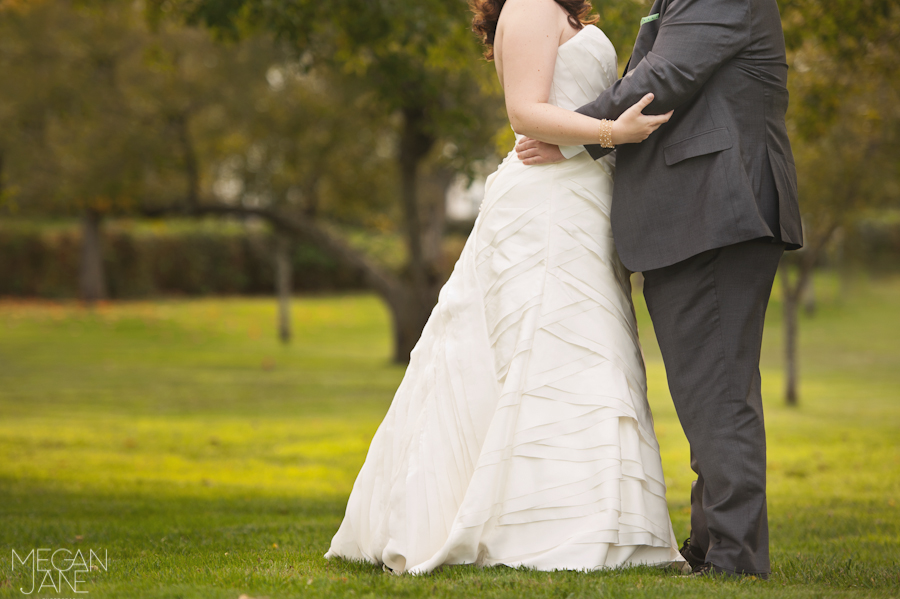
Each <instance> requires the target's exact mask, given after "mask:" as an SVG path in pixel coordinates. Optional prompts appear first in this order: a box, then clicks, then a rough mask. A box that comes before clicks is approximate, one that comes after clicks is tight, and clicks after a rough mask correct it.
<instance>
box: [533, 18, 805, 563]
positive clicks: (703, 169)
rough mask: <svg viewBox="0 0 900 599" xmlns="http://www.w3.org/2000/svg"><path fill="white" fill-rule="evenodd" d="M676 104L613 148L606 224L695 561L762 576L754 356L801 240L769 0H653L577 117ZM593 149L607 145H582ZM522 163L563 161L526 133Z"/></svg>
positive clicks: (762, 459) (759, 418)
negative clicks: (638, 307) (662, 380)
mask: <svg viewBox="0 0 900 599" xmlns="http://www.w3.org/2000/svg"><path fill="white" fill-rule="evenodd" d="M648 92H652V93H653V94H654V95H655V98H654V100H653V103H652V104H650V106H648V107H647V109H646V110H645V111H644V112H645V113H647V114H664V113H666V112H668V111H670V110H673V109H674V111H675V113H674V115H673V116H672V118H671V120H670V121H669V122H668V123H667V124H666V125H663V126H662V127H661V128H660V129H659V130H658V131H656V132H655V133H654V134H652V135H651V136H650V137H649V138H648V139H647V140H646V141H645V142H643V143H640V144H628V145H623V146H620V147H619V148H618V149H617V155H616V163H617V165H616V181H615V188H614V193H613V203H612V229H613V236H614V238H615V242H616V248H617V250H618V253H619V256H620V258H621V259H622V262H623V263H624V264H625V266H626V267H628V268H629V269H630V270H632V271H635V272H637V271H641V272H643V273H644V281H645V282H644V296H645V298H646V300H647V306H648V307H649V309H650V316H651V318H652V319H653V324H654V328H655V330H656V336H657V339H658V340H659V346H660V349H661V351H662V356H663V360H664V362H665V366H666V372H667V374H668V379H669V388H670V391H671V394H672V399H673V401H674V403H675V408H676V410H677V412H678V417H679V419H680V420H681V424H682V426H683V428H684V431H685V434H686V436H687V438H688V441H689V442H690V446H691V467H692V468H693V470H694V472H696V474H697V480H696V482H694V484H693V487H692V492H691V536H690V539H688V541H686V542H685V546H684V547H683V548H682V554H683V555H684V556H685V558H686V559H688V562H689V563H690V564H691V565H692V566H693V567H694V570H695V571H696V572H700V573H707V572H719V573H726V574H748V575H755V576H758V577H761V578H766V577H768V575H769V572H770V565H769V533H768V520H767V514H766V437H765V427H764V423H763V409H762V397H761V393H760V373H759V357H760V347H761V343H762V334H763V324H764V319H765V312H766V306H767V304H768V300H769V295H770V293H771V290H772V283H773V281H774V278H775V271H776V269H777V267H778V262H779V260H780V258H781V255H782V253H783V252H784V250H785V249H786V248H787V249H796V248H799V247H800V246H801V245H802V243H803V241H802V231H801V226H800V212H799V207H798V205H797V182H796V172H795V169H794V160H793V155H792V153H791V146H790V142H789V140H788V136H787V128H786V126H785V120H784V118H785V112H786V111H787V105H788V92H787V63H786V59H785V47H784V34H783V32H782V28H781V18H780V15H779V12H778V6H777V4H776V0H656V2H655V4H654V5H653V8H652V9H651V11H650V15H649V16H648V17H646V18H645V19H643V20H642V23H641V29H640V33H639V35H638V37H637V41H636V42H635V47H634V53H633V54H632V56H631V60H630V61H629V64H628V66H627V67H626V70H625V75H624V77H623V78H622V79H620V80H619V81H617V82H616V83H615V84H613V85H612V86H611V87H610V88H609V89H607V90H606V91H605V92H604V93H603V94H602V95H601V96H600V97H599V98H597V99H596V100H595V101H594V102H591V103H590V104H588V105H586V106H583V107H581V108H579V109H578V112H580V113H583V114H586V115H589V116H592V117H595V118H601V119H616V118H618V117H619V115H621V114H622V113H623V112H624V111H625V110H627V109H628V108H629V107H631V106H632V105H633V104H635V103H637V102H638V100H640V99H641V98H642V97H643V96H644V95H645V94H646V93H648ZM586 149H587V151H588V152H589V153H590V154H591V156H592V157H594V158H595V159H596V158H600V157H602V156H603V155H605V154H606V153H608V152H609V151H610V150H606V149H603V148H602V147H600V146H599V145H598V146H588V147H587V148H586ZM517 150H518V151H519V157H520V158H522V159H523V160H526V164H541V163H546V162H555V161H558V160H560V159H561V158H562V156H561V155H560V150H559V149H558V148H556V147H555V146H550V145H548V144H543V143H540V142H535V141H533V140H528V141H525V142H523V143H521V144H520V145H519V146H518V147H517Z"/></svg>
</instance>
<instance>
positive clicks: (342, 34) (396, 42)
mask: <svg viewBox="0 0 900 599" xmlns="http://www.w3.org/2000/svg"><path fill="white" fill-rule="evenodd" d="M152 4H153V5H155V8H156V11H155V12H154V14H155V15H161V14H164V13H166V12H167V11H171V10H173V9H174V10H176V11H179V12H180V13H181V14H185V15H186V17H187V19H188V21H189V22H191V23H203V24H205V25H207V26H209V27H211V28H213V29H214V30H216V31H217V32H218V33H219V34H221V35H222V36H223V37H226V38H231V39H236V38H243V37H246V35H247V32H248V28H251V27H252V28H256V29H261V30H264V31H269V32H272V33H274V34H276V35H277V36H278V37H279V39H282V40H286V41H288V42H289V43H290V44H291V45H292V47H293V48H294V49H295V51H296V58H297V60H296V63H295V64H297V65H300V66H302V67H306V69H307V70H310V69H312V70H314V71H316V72H318V73H319V74H320V75H321V73H323V72H334V73H339V74H340V75H342V76H343V77H344V78H345V79H350V80H352V81H353V86H354V90H355V91H354V92H353V93H352V94H345V95H343V96H341V95H333V96H332V97H331V98H328V100H329V101H330V105H329V108H330V109H331V110H332V113H335V116H337V120H340V119H342V118H343V119H353V118H354V116H355V115H354V112H356V111H357V110H359V103H360V100H365V102H366V103H367V104H368V105H369V106H368V110H367V112H369V113H370V114H373V115H375V114H377V115H379V117H380V118H376V119H375V120H376V123H377V121H378V120H382V121H384V120H389V121H392V122H393V123H395V130H396V136H395V137H394V136H390V137H387V138H384V137H382V136H381V135H378V132H377V130H376V132H375V133H376V135H374V139H373V140H372V141H373V143H372V144H370V145H369V146H368V151H369V152H371V153H374V152H376V151H377V149H378V148H379V146H382V147H386V149H387V152H388V153H389V154H390V155H391V156H392V157H393V158H394V161H395V166H394V168H393V169H392V170H393V171H394V172H395V173H396V175H397V180H398V188H399V190H398V191H399V193H398V197H399V207H400V215H401V230H402V232H403V237H404V241H405V245H406V249H407V265H406V267H405V268H404V270H403V272H402V273H400V274H399V275H398V274H395V273H392V272H389V271H388V270H386V269H384V268H383V267H381V266H380V265H378V264H376V263H375V262H374V261H373V260H371V259H370V258H369V257H368V256H366V255H365V253H364V252H362V251H360V250H357V249H355V248H353V247H352V246H351V245H350V244H348V243H347V241H346V239H344V238H342V237H341V236H340V235H336V234H335V232H334V231H333V230H330V229H329V228H328V227H327V226H325V225H324V224H323V221H322V220H321V219H320V218H318V216H317V214H316V212H315V211H310V210H304V211H298V210H289V211H285V210H284V209H283V208H282V207H281V206H276V207H275V208H268V209H267V211H266V212H265V213H263V212H260V211H259V210H258V209H257V210H256V211H255V213H256V214H259V215H264V216H266V217H267V218H269V219H270V220H271V221H272V222H273V223H274V224H275V225H276V226H278V227H281V228H283V229H293V230H296V231H300V229H303V232H304V234H306V235H309V234H314V235H315V236H316V237H317V238H318V239H319V240H320V242H321V243H322V245H323V246H324V247H326V248H330V250H331V251H332V253H333V254H334V255H335V256H336V257H338V258H339V259H342V260H345V261H349V262H352V263H353V264H355V265H356V266H358V267H359V268H361V269H362V270H363V271H364V272H366V275H367V278H368V279H369V281H370V283H371V284H372V286H373V288H374V289H375V290H376V291H378V292H379V293H380V294H381V296H382V297H383V298H384V300H385V301H386V303H387V304H388V306H389V307H390V309H391V312H392V315H393V324H394V341H395V351H394V358H395V360H397V361H406V360H408V359H409V352H410V350H411V349H412V347H413V346H414V344H415V342H416V341H417V340H418V338H419V335H420V333H421V331H422V327H423V326H424V324H425V321H426V320H427V318H428V316H429V314H430V313H431V309H432V307H433V306H434V303H435V301H436V299H437V293H438V291H439V289H440V286H441V285H442V284H443V279H442V276H441V272H440V268H439V264H440V259H441V240H442V237H443V221H444V214H445V208H444V192H445V190H446V187H447V186H448V185H449V183H450V181H451V174H452V172H453V169H465V168H467V167H468V166H469V165H470V164H471V163H472V161H473V160H475V159H478V158H483V157H484V156H486V155H488V154H490V152H491V150H492V145H491V140H492V138H493V136H494V133H495V132H496V131H497V129H498V127H499V122H500V117H501V115H502V113H501V112H500V110H499V108H500V103H499V99H498V96H497V91H498V85H497V84H496V82H495V78H494V76H493V73H492V69H491V68H490V67H489V66H488V65H486V64H485V63H484V62H483V61H481V60H479V54H480V49H479V48H478V45H477V42H476V40H475V38H474V36H473V35H472V34H471V33H470V32H469V31H468V21H469V15H468V8H467V5H466V3H464V2H447V1H437V0H426V1H424V2H417V3H409V2H396V1H385V2H371V1H362V0H336V1H334V2H328V3H323V2H313V1H310V0H304V1H300V2H294V1H287V0H284V1H275V2H266V3H262V2H250V1H247V2H245V1H242V0H238V1H235V2H228V3H223V2H217V1H213V0H209V1H207V0H200V1H198V2H194V1H191V2H181V1H178V0H154V1H153V2H152ZM337 113H339V114H337ZM331 122H332V123H334V122H335V120H332V121H331ZM357 132H358V133H359V134H360V135H368V136H372V132H371V128H370V127H368V126H366V125H363V126H362V127H360V128H358V129H357ZM330 154H332V155H333V156H335V157H336V158H337V159H339V160H341V161H342V162H343V166H344V168H345V169H347V171H348V172H349V173H352V175H353V177H355V178H359V179H360V180H362V181H364V179H363V178H362V177H361V173H359V172H357V167H358V163H357V162H356V161H355V159H357V156H354V155H352V154H349V153H342V152H339V151H338V150H337V149H336V148H332V149H331V151H330ZM323 156H326V155H323ZM426 177H427V178H429V179H430V180H431V182H434V181H437V182H438V184H437V185H428V184H427V183H426V181H425V179H426ZM349 178H350V177H345V179H349ZM313 183H314V181H313ZM429 189H430V190H432V192H431V193H429V192H428V191H427V190H429ZM366 195H367V194H363V195H362V197H366ZM307 196H309V193H308V190H307ZM307 201H308V200H307ZM206 209H207V208H206V207H204V210H206ZM283 217H289V218H283ZM289 223H290V224H289Z"/></svg>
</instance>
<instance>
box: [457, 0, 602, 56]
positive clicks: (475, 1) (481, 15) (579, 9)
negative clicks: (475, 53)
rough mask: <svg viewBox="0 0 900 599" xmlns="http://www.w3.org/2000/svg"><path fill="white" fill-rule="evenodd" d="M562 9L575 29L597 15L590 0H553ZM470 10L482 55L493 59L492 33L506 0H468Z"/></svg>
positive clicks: (594, 18) (493, 33)
mask: <svg viewBox="0 0 900 599" xmlns="http://www.w3.org/2000/svg"><path fill="white" fill-rule="evenodd" d="M554 1H555V2H556V3H557V4H559V5H560V6H561V7H562V8H563V10H565V11H566V12H567V13H569V24H570V25H572V27H574V28H575V29H581V28H582V27H584V26H585V25H590V24H591V23H596V22H597V20H598V19H599V17H598V16H597V15H591V11H592V10H593V7H592V6H591V2H590V0H554ZM469 4H470V6H471V7H472V12H473V13H475V17H474V18H473V19H472V30H473V31H474V32H475V33H477V34H478V37H480V38H481V41H482V43H484V45H485V51H484V57H485V58H487V59H488V60H494V35H495V34H496V33H497V21H498V20H499V19H500V11H501V10H502V9H503V5H504V4H506V0H470V2H469Z"/></svg>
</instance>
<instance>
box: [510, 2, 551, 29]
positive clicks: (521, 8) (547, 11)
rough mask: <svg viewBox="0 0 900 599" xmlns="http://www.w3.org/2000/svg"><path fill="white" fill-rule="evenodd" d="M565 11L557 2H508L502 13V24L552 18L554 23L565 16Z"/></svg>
mask: <svg viewBox="0 0 900 599" xmlns="http://www.w3.org/2000/svg"><path fill="white" fill-rule="evenodd" d="M565 14H566V13H565V10H563V7H561V6H560V5H559V4H557V3H556V1H555V0H506V3H505V4H504V5H503V10H502V11H500V22H499V24H501V25H502V24H503V22H504V21H512V20H516V21H518V20H520V19H525V20H529V21H538V20H542V19H547V18H552V19H553V22H554V23H555V22H556V21H558V20H559V18H560V17H561V16H564V15H565ZM544 22H546V21H544Z"/></svg>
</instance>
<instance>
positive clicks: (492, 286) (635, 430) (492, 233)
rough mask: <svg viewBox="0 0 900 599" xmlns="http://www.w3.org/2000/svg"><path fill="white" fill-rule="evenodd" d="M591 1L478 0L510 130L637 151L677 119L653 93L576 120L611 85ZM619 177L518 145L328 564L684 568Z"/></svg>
mask: <svg viewBox="0 0 900 599" xmlns="http://www.w3.org/2000/svg"><path fill="white" fill-rule="evenodd" d="M504 4H505V6H504ZM584 5H586V6H587V8H588V9H589V8H590V4H589V2H587V1H582V0H578V1H574V2H573V1H568V2H563V1H559V2H557V1H554V0H507V1H506V2H503V1H502V0H499V1H498V0H494V1H491V0H482V1H481V2H476V3H475V11H476V17H477V19H476V29H477V30H480V31H482V32H483V35H484V37H485V39H486V42H487V43H488V44H489V55H490V49H493V50H494V51H496V66H497V70H498V75H499V77H500V80H501V82H502V83H503V87H504V91H505V93H506V100H507V108H508V112H509V114H510V120H511V122H512V124H513V126H514V128H515V129H516V131H517V132H518V133H519V134H525V135H529V136H532V137H535V138H540V139H543V140H546V141H550V142H553V143H558V144H562V145H578V144H585V143H597V141H598V138H599V136H601V135H610V134H611V138H612V139H609V138H608V137H607V138H605V139H606V140H607V141H608V142H609V141H611V142H613V143H629V142H640V141H642V140H643V139H645V138H646V137H647V136H648V135H649V134H650V133H651V132H652V131H653V130H655V129H656V128H657V127H659V126H660V124H662V123H663V122H665V121H666V120H668V115H665V116H662V117H651V116H644V115H642V114H641V113H640V110H641V109H642V108H643V106H645V105H646V104H647V103H648V102H649V101H648V100H647V99H646V98H645V101H642V103H641V104H638V105H636V106H635V107H634V108H632V109H631V110H629V111H628V112H627V113H626V114H624V115H623V116H622V117H620V118H619V120H617V121H616V122H615V123H609V122H607V123H606V124H602V123H601V121H597V120H595V119H592V118H590V117H586V116H583V115H580V114H576V113H574V112H571V111H572V110H574V109H575V108H577V107H578V106H580V105H582V104H585V103H587V102H589V101H591V100H593V99H594V98H596V97H597V96H598V95H599V94H600V92H601V91H603V89H605V88H606V87H607V86H608V85H610V84H611V83H612V82H613V81H615V79H616V53H615V49H614V48H613V46H612V44H611V43H610V42H609V40H608V39H607V38H606V36H605V35H604V34H603V32H602V31H601V30H600V29H598V28H596V27H595V26H593V25H586V26H585V25H583V23H582V19H583V17H584V15H585V14H586V11H585V9H584ZM501 7H502V9H503V10H502V13H500V8H501ZM573 7H575V8H573ZM497 13H500V16H499V23H498V21H497ZM478 18H480V19H481V22H480V23H479V21H478ZM491 18H493V22H491ZM485 22H486V24H485ZM493 25H497V28H496V35H494V32H493V28H492V27H493ZM613 173H614V163H613V160H612V159H609V158H604V159H601V160H599V161H596V162H595V161H593V160H591V158H590V157H589V156H588V154H587V153H586V152H582V153H580V154H579V155H577V156H576V157H575V158H573V159H571V160H567V161H565V162H562V163H559V164H553V165H545V166H525V165H524V164H522V162H521V161H520V160H519V159H518V158H517V157H516V154H515V152H510V154H509V156H507V157H506V159H505V160H504V161H503V163H502V164H501V165H500V167H499V169H498V170H497V172H495V173H494V174H493V175H492V176H491V177H490V178H489V179H488V182H487V188H486V191H485V198H484V203H483V204H482V208H481V212H480V215H479V216H478V219H477V221H476V223H475V227H474V230H473V231H472V234H471V236H470V237H469V239H468V242H467V243H466V246H465V249H464V250H463V252H462V255H461V256H460V258H459V261H458V262H457V264H456V267H455V269H454V271H453V274H452V276H451V277H450V279H449V281H448V282H447V284H446V285H445V286H444V288H443V289H442V291H441V293H440V298H439V300H438V304H437V306H436V307H435V308H434V311H433V313H432V315H431V318H430V319H429V321H428V324H427V325H426V326H425V329H424V331H423V333H422V337H421V339H420V340H419V343H418V345H417V346H416V348H415V350H414V351H413V352H412V355H411V358H410V364H409V368H408V370H407V371H406V375H405V377H404V379H403V382H402V383H401V385H400V388H399V389H398V391H397V394H396V396H395V397H394V400H393V403H392V404H391V407H390V409H389V410H388V413H387V416H386V417H385V419H384V421H383V422H382V424H381V426H380V427H379V428H378V431H377V432H376V433H375V437H374V439H373V440H372V445H371V447H370V449H369V453H368V455H367V457H366V461H365V464H364V465H363V467H362V470H361V471H360V473H359V476H358V478H357V479H356V482H355V484H354V486H353V491H352V493H351V495H350V500H349V503H348V505H347V512H346V516H345V518H344V520H343V523H342V524H341V527H340V530H338V532H337V534H336V535H335V536H334V539H333V540H332V543H331V549H330V551H329V552H328V554H327V556H326V557H329V558H331V557H343V558H347V559H356V560H366V561H368V562H371V563H374V564H385V565H386V566H387V567H389V568H391V569H392V570H393V571H394V572H396V573H404V572H409V573H414V574H419V573H425V572H430V571H432V570H434V569H435V568H437V567H439V566H441V565H446V564H480V565H495V564H506V565H509V566H526V567H531V568H536V569H539V570H556V569H567V570H586V569H597V568H610V567H620V566H627V565H636V564H654V565H667V564H680V563H681V562H683V560H682V558H681V556H680V555H679V553H678V550H677V547H676V541H675V537H674V535H673V532H672V524H671V521H670V519H669V514H668V510H667V506H666V499H665V492H666V488H665V483H664V478H663V473H662V466H661V463H660V455H659V446H658V444H657V441H656V436H655V434H654V431H653V419H652V416H651V414H650V408H649V406H648V404H647V388H646V380H645V373H644V365H643V361H642V358H641V351H640V345H639V342H638V332H637V325H636V323H635V317H634V308H633V306H632V303H631V286H630V282H629V274H630V273H628V272H627V271H626V269H625V268H624V267H623V266H622V264H621V262H620V261H619V258H618V257H617V255H616V251H615V248H614V246H613V240H612V233H611V231H610V223H609V211H610V201H611V193H612V185H613Z"/></svg>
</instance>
